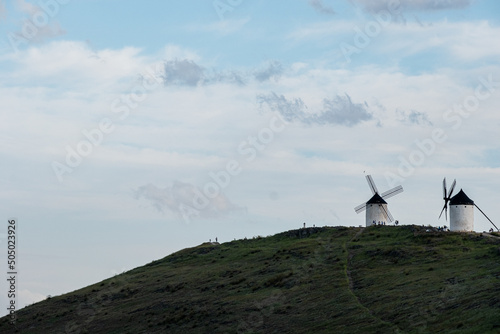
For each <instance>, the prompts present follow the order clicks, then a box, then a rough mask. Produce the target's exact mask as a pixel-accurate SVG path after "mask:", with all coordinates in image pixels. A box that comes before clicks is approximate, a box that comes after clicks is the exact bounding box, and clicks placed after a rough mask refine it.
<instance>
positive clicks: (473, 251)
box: [0, 226, 500, 334]
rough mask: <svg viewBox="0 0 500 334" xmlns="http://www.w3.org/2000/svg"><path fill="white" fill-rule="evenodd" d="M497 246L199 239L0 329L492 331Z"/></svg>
mask: <svg viewBox="0 0 500 334" xmlns="http://www.w3.org/2000/svg"><path fill="white" fill-rule="evenodd" d="M499 312H500V240H499V238H498V235H497V236H494V235H486V234H484V235H483V234H478V233H454V232H436V231H434V230H428V231H426V228H423V227H418V226H399V227H394V226H372V227H368V228H347V227H321V228H320V227H316V228H305V229H299V230H292V231H288V232H283V233H279V234H276V235H274V236H270V237H265V238H261V237H258V238H253V239H249V240H238V241H233V242H228V243H223V244H212V243H205V244H202V245H199V246H197V247H193V248H189V249H184V250H181V251H179V252H177V253H174V254H172V255H169V256H167V257H165V258H163V259H161V260H157V261H153V262H151V263H149V264H147V265H145V266H143V267H139V268H136V269H133V270H131V271H128V272H126V273H123V274H120V275H117V276H115V277H112V278H109V279H107V280H104V281H102V282H99V283H96V284H93V285H91V286H88V287H85V288H83V289H80V290H77V291H74V292H71V293H67V294H64V295H61V296H57V297H52V298H49V299H47V300H45V301H42V302H39V303H36V304H33V305H31V306H28V307H26V308H24V309H22V310H19V311H18V314H17V316H18V320H17V324H16V327H17V331H16V329H15V328H14V327H13V326H12V325H10V324H9V319H8V318H7V317H4V318H2V319H0V332H1V333H16V332H17V333H23V334H29V333H33V334H35V333H44V334H45V333H53V334H55V333H93V334H97V333H106V334H113V333H133V334H139V333H184V334H185V333H384V334H386V333H437V332H445V333H471V334H472V333H474V334H476V333H482V334H484V333H500V316H499V314H500V313H499Z"/></svg>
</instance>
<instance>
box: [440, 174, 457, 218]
mask: <svg viewBox="0 0 500 334" xmlns="http://www.w3.org/2000/svg"><path fill="white" fill-rule="evenodd" d="M456 184H457V180H456V179H455V180H453V183H452V184H451V187H450V190H449V191H447V190H446V178H444V179H443V199H444V206H443V208H442V209H441V213H440V214H439V218H438V219H440V218H441V216H442V215H443V212H444V218H445V219H446V221H448V202H449V201H450V199H451V194H453V190H455V185H456Z"/></svg>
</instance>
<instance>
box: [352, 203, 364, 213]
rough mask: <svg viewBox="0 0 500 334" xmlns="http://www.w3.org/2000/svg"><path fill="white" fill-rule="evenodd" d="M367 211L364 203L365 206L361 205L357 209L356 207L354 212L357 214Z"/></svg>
mask: <svg viewBox="0 0 500 334" xmlns="http://www.w3.org/2000/svg"><path fill="white" fill-rule="evenodd" d="M365 209H366V203H363V204H360V205H358V206H357V207H355V208H354V211H356V213H360V212H361V211H363V210H365Z"/></svg>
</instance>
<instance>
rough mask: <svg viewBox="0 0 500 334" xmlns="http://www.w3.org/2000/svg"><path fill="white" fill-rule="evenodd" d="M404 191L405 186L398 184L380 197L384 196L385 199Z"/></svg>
mask: <svg viewBox="0 0 500 334" xmlns="http://www.w3.org/2000/svg"><path fill="white" fill-rule="evenodd" d="M402 192H403V187H402V186H397V187H394V188H392V189H389V190H387V191H386V192H384V193H383V194H382V195H380V197H382V198H383V199H386V198H390V197H392V196H395V195H397V194H399V193H402Z"/></svg>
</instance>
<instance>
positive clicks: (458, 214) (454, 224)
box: [439, 178, 498, 232]
mask: <svg viewBox="0 0 500 334" xmlns="http://www.w3.org/2000/svg"><path fill="white" fill-rule="evenodd" d="M455 184H456V181H453V184H452V186H451V188H450V191H449V192H447V191H446V178H444V180H443V193H444V197H443V199H444V207H443V209H442V210H441V214H440V215H439V217H440V218H441V215H442V214H443V211H445V218H446V219H447V217H446V214H447V212H448V205H449V207H450V230H451V231H462V232H470V231H474V207H476V208H477V209H478V210H479V212H481V213H482V214H483V215H484V216H485V217H486V219H488V221H489V222H490V223H491V224H492V225H493V226H495V228H496V229H497V231H498V227H497V226H496V225H495V224H493V222H492V221H491V219H490V218H489V217H488V216H487V215H486V214H485V213H484V212H483V210H481V209H480V208H479V207H478V206H477V204H475V203H474V201H473V200H471V199H470V198H469V196H467V195H466V194H465V192H464V191H463V190H462V189H460V191H459V192H458V193H457V194H456V195H455V196H453V197H451V195H452V193H453V189H454V188H455Z"/></svg>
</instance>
